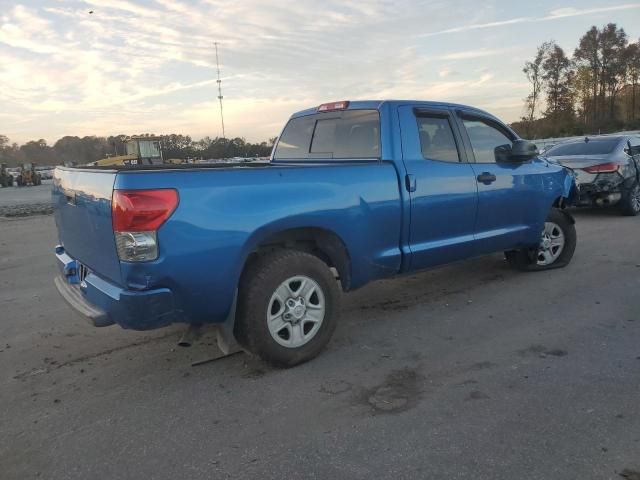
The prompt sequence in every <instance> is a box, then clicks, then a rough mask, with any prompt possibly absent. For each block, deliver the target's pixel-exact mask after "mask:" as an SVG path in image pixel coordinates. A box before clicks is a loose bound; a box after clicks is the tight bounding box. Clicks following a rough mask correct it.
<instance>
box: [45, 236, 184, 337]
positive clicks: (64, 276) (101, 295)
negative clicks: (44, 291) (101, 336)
mask: <svg viewBox="0 0 640 480" xmlns="http://www.w3.org/2000/svg"><path fill="white" fill-rule="evenodd" d="M56 257H57V259H58V267H59V270H60V275H59V276H58V277H56V278H55V279H54V283H55V286H56V288H57V289H58V292H60V295H62V298H63V299H64V300H65V301H66V302H67V303H68V304H69V306H71V308H73V310H75V311H76V312H77V313H78V314H80V315H81V316H82V317H84V318H85V319H87V320H88V321H89V322H90V323H91V324H92V325H94V326H96V327H105V326H108V325H113V324H114V323H117V324H118V325H120V326H121V327H122V328H128V329H132V330H152V329H154V328H160V327H164V326H167V325H170V324H172V323H174V322H179V321H181V320H182V319H181V315H179V312H178V311H177V310H176V308H175V302H174V296H173V293H172V292H171V290H169V289H168V288H157V289H152V290H125V289H122V288H120V287H118V286H117V285H114V284H112V283H111V282H108V281H107V280H105V279H103V278H101V277H99V276H98V275H96V274H95V273H93V272H88V273H86V276H84V278H80V275H79V273H78V272H79V270H80V268H79V263H78V262H77V260H74V259H73V258H71V257H70V256H69V255H67V253H66V252H65V251H64V250H63V249H62V248H61V247H58V248H57V249H56ZM182 321H184V320H182Z"/></svg>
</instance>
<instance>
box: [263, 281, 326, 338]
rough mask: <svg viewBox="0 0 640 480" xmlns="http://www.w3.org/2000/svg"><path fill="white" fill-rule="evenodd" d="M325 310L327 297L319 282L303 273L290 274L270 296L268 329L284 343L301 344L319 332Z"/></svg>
mask: <svg viewBox="0 0 640 480" xmlns="http://www.w3.org/2000/svg"><path fill="white" fill-rule="evenodd" d="M324 314H325V298H324V294H323V293H322V289H321V288H320V285H318V284H317V283H316V282H315V281H314V280H312V279H311V278H309V277H305V276H303V275H297V276H295V277H291V278H289V279H287V280H285V281H284V282H282V283H281V284H280V286H279V287H278V288H276V291H275V292H274V293H273V295H271V300H269V308H268V310H267V325H268V327H269V333H270V334H271V336H272V337H273V339H274V340H275V341H276V342H278V343H279V344H280V345H282V346H283V347H287V348H298V347H301V346H303V345H304V344H306V343H307V342H309V341H310V340H311V339H312V338H313V337H314V336H315V335H316V334H317V333H318V330H319V329H320V326H321V325H322V321H323V320H324Z"/></svg>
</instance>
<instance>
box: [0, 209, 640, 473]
mask: <svg viewBox="0 0 640 480" xmlns="http://www.w3.org/2000/svg"><path fill="white" fill-rule="evenodd" d="M576 216H577V219H578V235H579V241H578V242H579V243H578V249H577V251H576V255H575V257H574V261H573V263H572V264H571V265H570V266H569V267H568V268H566V269H564V270H558V271H551V272H545V273H536V274H523V273H516V272H512V271H511V270H509V269H508V268H507V266H506V264H505V262H504V261H503V260H502V258H501V256H500V255H495V256H492V257H488V258H482V259H476V260H472V261H468V262H465V263H460V264H456V265H453V266H448V267H445V268H441V269H438V270H434V271H430V272H426V273H422V274H418V275H413V276H411V277H406V278H400V279H396V280H392V281H385V282H379V283H376V284H374V285H371V286H369V287H367V288H364V289H362V290H360V291H358V292H356V293H354V294H351V295H349V296H347V297H345V306H344V310H343V317H342V322H341V325H340V327H339V328H338V331H337V334H336V336H335V338H334V340H333V341H332V342H331V344H330V347H329V349H328V350H327V351H326V352H325V353H324V354H323V355H322V356H321V357H319V358H318V359H316V360H315V361H313V362H311V363H308V364H305V365H303V366H300V367H298V368H295V369H292V370H286V371H279V370H272V369H270V368H268V367H266V366H264V365H263V364H261V363H260V362H258V361H254V360H251V359H249V358H248V357H247V356H246V355H244V354H238V355H235V356H231V357H228V358H225V359H221V360H218V361H216V362H212V363H207V364H204V365H201V366H197V367H193V366H191V363H192V361H194V360H199V359H204V358H208V357H211V356H212V355H213V356H215V355H216V350H215V348H214V347H213V346H211V345H209V344H210V343H211V340H210V339H209V338H208V337H205V338H203V339H202V340H201V341H200V342H199V343H198V344H197V345H196V346H194V347H193V348H192V349H180V348H179V347H176V346H175V343H176V341H177V339H178V337H179V335H180V330H179V329H178V328H171V329H166V330H160V331H155V332H153V333H139V332H138V333H136V332H128V331H123V330H121V329H119V328H117V327H109V328H106V329H95V328H92V327H90V326H89V325H88V324H85V323H84V322H83V321H81V320H79V319H77V318H76V317H74V316H73V315H72V314H71V313H70V311H69V309H68V308H67V307H66V305H64V304H63V302H62V300H61V299H60V298H58V295H57V292H56V291H55V289H54V287H53V284H52V278H53V276H54V275H55V267H54V263H53V258H52V247H53V245H54V244H55V229H54V225H53V220H52V218H51V216H33V217H29V218H18V219H0V247H1V251H2V252H3V253H2V256H0V312H1V313H0V317H1V320H0V404H1V405H2V412H1V413H0V432H1V435H0V478H2V479H3V480H9V479H26V478H46V479H83V480H86V479H90V478H95V479H102V478H118V479H129V478H131V479H151V478H153V479H186V478H189V479H212V478H213V479H224V478H255V479H269V478H274V479H276V478H278V479H281V478H287V479H288V478H295V479H298V478H319V479H324V478H331V479H342V478H344V479H367V480H369V479H371V478H375V479H386V478H389V479H403V478H434V479H435V478H437V479H440V478H442V479H455V478H460V479H463V478H464V479H474V480H478V479H508V480H513V479H519V480H520V479H545V480H547V479H591V478H594V479H596V478H597V479H618V480H619V479H621V478H623V477H625V476H626V478H628V479H638V478H640V473H638V472H640V401H639V399H640V218H634V219H630V218H622V217H619V216H617V215H616V214H615V213H613V212H580V213H578V214H576ZM634 475H636V476H634Z"/></svg>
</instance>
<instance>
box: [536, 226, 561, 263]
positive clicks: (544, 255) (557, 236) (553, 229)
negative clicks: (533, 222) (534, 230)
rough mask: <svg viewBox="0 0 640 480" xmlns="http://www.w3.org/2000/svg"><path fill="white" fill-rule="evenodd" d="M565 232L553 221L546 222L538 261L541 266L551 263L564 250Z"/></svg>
mask: <svg viewBox="0 0 640 480" xmlns="http://www.w3.org/2000/svg"><path fill="white" fill-rule="evenodd" d="M564 243H565V239H564V232H563V231H562V229H561V228H560V227H559V226H558V225H557V224H555V223H553V222H545V223H544V230H543V231H542V238H541V239H540V246H539V247H538V255H537V256H536V263H537V264H538V265H541V266H546V265H551V264H552V263H553V262H555V261H556V260H557V259H558V257H559V256H560V255H561V254H562V250H564Z"/></svg>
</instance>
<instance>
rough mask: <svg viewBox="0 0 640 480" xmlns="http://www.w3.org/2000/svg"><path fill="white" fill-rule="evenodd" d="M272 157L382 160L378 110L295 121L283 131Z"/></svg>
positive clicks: (357, 111) (319, 115) (312, 117)
mask: <svg viewBox="0 0 640 480" xmlns="http://www.w3.org/2000/svg"><path fill="white" fill-rule="evenodd" d="M273 158H274V159H275V160H279V159H281V160H286V159H296V160H304V159H377V158H380V115H379V113H378V111H377V110H347V111H344V112H330V113H317V114H314V115H307V116H304V117H297V118H293V119H291V120H290V121H289V123H287V126H286V127H285V129H284V131H283V132H282V135H281V137H280V140H279V141H278V146H277V147H276V150H275V153H274V155H273Z"/></svg>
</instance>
